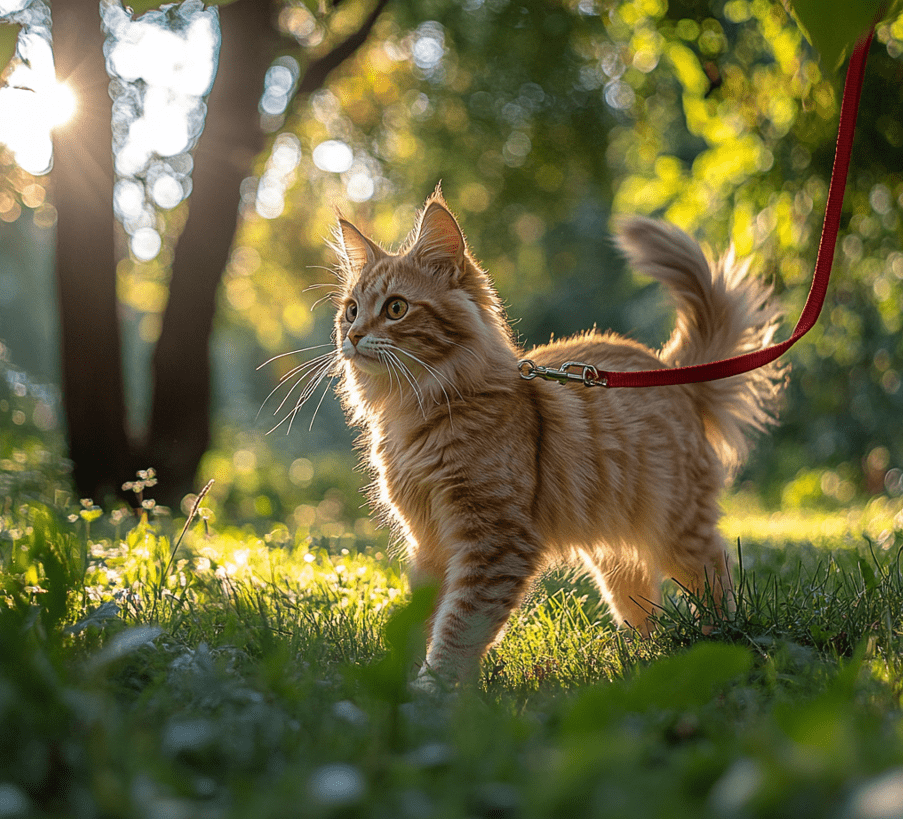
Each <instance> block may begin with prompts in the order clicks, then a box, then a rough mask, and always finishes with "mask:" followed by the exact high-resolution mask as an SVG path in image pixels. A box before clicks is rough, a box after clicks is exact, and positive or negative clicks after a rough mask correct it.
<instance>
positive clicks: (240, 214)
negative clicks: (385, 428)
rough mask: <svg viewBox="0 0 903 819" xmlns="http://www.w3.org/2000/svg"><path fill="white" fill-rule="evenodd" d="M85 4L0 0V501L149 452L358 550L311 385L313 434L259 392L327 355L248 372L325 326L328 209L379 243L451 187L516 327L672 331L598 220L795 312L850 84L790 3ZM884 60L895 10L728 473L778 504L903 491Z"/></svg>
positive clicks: (89, 477)
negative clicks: (773, 390)
mask: <svg viewBox="0 0 903 819" xmlns="http://www.w3.org/2000/svg"><path fill="white" fill-rule="evenodd" d="M58 10H59V11H58ZM99 10H100V13H98V3H97V0H69V1H68V2H66V3H65V4H64V3H62V2H57V3H56V4H54V6H53V7H51V6H49V5H48V4H46V3H45V2H43V0H31V1H30V2H29V0H2V2H0V15H2V18H3V19H4V20H6V21H8V22H11V23H15V24H18V25H19V26H21V30H20V32H19V35H18V44H17V52H16V59H14V61H13V63H12V64H11V65H10V66H9V67H8V68H7V71H6V73H5V75H4V79H5V85H4V87H3V88H0V143H2V145H0V342H2V347H0V349H2V356H0V476H2V484H0V503H3V496H4V494H5V495H7V496H9V495H11V494H12V488H13V487H14V486H15V487H16V488H17V489H18V490H20V491H21V490H22V489H23V487H24V488H25V490H28V491H33V492H34V493H39V492H40V491H42V490H41V488H40V484H41V480H42V479H41V477H40V474H42V473H46V472H47V470H48V469H55V470H57V471H58V472H59V473H61V474H65V475H70V476H71V485H72V490H71V491H72V493H73V495H72V498H71V499H70V500H72V499H75V502H77V499H78V498H92V499H93V500H94V501H96V502H97V503H102V502H107V501H109V500H111V498H112V497H113V496H115V495H117V494H119V495H121V494H122V491H121V485H122V483H123V482H125V481H128V480H130V479H133V478H134V476H135V473H136V471H137V470H139V469H145V468H147V467H153V468H155V469H156V471H157V478H158V483H157V486H155V487H153V488H152V489H149V490H148V492H149V493H151V492H152V493H156V494H155V497H156V498H158V501H159V503H161V504H166V505H169V506H171V507H174V508H178V505H179V503H180V501H181V499H182V498H183V496H185V495H186V494H188V493H191V492H192V491H197V490H198V489H199V487H201V486H203V485H204V483H205V482H206V481H207V480H209V479H210V478H214V479H215V481H216V482H215V484H214V486H213V488H212V490H211V492H210V494H209V496H208V498H207V499H206V500H205V503H207V504H208V505H209V506H210V507H211V509H212V510H213V513H214V514H218V515H222V516H224V517H228V518H229V519H232V520H238V521H241V522H244V523H248V524H251V525H260V526H269V525H271V523H272V521H273V519H277V520H279V521H282V522H283V523H285V524H286V527H287V528H288V529H289V530H292V531H294V530H298V531H313V530H314V529H316V531H318V532H320V533H322V534H325V535H329V534H330V533H331V532H332V533H335V534H340V533H347V532H349V531H350V532H354V533H355V534H356V535H357V536H360V537H362V538H366V537H370V536H371V535H372V533H373V524H372V523H371V522H370V521H369V519H368V510H367V508H366V506H365V505H364V498H363V497H362V496H361V495H360V494H359V492H358V490H359V489H360V487H361V486H363V485H364V484H365V483H366V476H365V475H362V474H360V472H359V471H355V470H354V469H353V467H354V464H355V463H356V456H355V454H354V452H353V438H354V436H353V433H352V432H350V431H349V430H348V429H347V428H346V426H345V423H344V420H343V418H342V414H341V410H340V408H339V407H338V405H337V402H336V401H335V399H334V398H333V396H332V394H331V393H327V394H325V397H324V398H323V401H322V406H321V408H320V410H319V413H318V415H317V418H316V423H315V424H314V425H313V427H312V429H308V425H309V424H310V420H311V416H312V415H313V410H314V407H315V406H316V404H317V402H318V401H319V400H320V399H319V393H317V395H316V396H315V399H314V400H313V401H311V402H310V404H309V405H308V407H307V408H305V410H304V411H303V412H302V413H300V414H299V416H298V417H297V418H296V419H295V421H294V423H293V424H292V426H291V429H290V430H289V431H288V432H287V430H286V427H287V426H288V425H287V424H284V425H283V426H281V427H279V429H277V430H276V431H275V432H273V433H272V434H269V435H267V432H268V430H270V429H271V428H272V427H273V426H274V425H276V424H277V423H278V422H279V421H280V420H282V418H283V417H284V416H285V415H286V411H287V409H288V408H289V407H290V406H291V401H292V400H293V399H292V398H289V402H290V403H289V404H287V405H285V406H283V407H282V409H281V410H279V409H278V407H279V404H280V402H281V401H282V399H283V397H284V396H285V387H283V388H281V390H280V391H277V392H276V393H275V394H274V396H273V397H271V398H270V399H269V400H268V401H266V403H265V399H266V398H267V396H268V394H269V393H270V392H271V391H272V390H273V389H274V387H276V385H277V383H278V381H279V379H280V377H281V376H283V375H284V374H285V373H287V372H288V371H289V370H291V368H293V367H295V366H297V365H298V364H299V363H301V362H303V361H304V360H306V358H310V357H312V356H313V355H315V354H316V352H317V351H316V350H314V351H312V352H307V353H299V354H298V355H294V356H285V357H282V358H278V359H276V360H274V361H272V362H270V363H269V364H267V365H266V366H263V367H259V365H261V364H262V363H263V362H265V361H267V360H268V359H270V358H271V357H273V356H276V355H278V354H281V353H286V352H289V351H292V350H299V349H302V348H307V347H310V346H312V345H317V344H325V343H328V342H329V340H330V332H331V320H332V316H331V313H330V305H329V303H328V302H325V303H321V304H319V306H317V302H318V301H319V300H320V299H321V297H322V296H323V294H324V293H325V292H327V291H325V290H322V289H317V288H314V289H310V288H311V286H312V285H316V284H323V283H329V282H331V281H332V280H333V277H332V273H331V266H332V265H333V262H334V259H333V257H332V255H331V252H330V251H329V249H328V248H327V246H326V242H327V240H328V239H329V238H330V235H331V230H332V225H333V223H334V221H335V208H340V209H341V210H342V212H343V213H344V214H346V215H347V216H349V217H350V218H352V219H353V220H354V221H355V222H356V224H358V225H359V226H360V227H361V228H362V229H364V230H365V231H367V232H369V233H370V235H372V236H373V237H374V238H376V239H377V240H379V241H381V242H382V243H383V244H384V245H387V246H389V247H391V246H393V245H395V244H397V243H399V242H401V241H402V240H403V239H404V238H405V236H406V234H407V232H408V231H409V230H410V228H411V227H412V225H413V219H414V216H415V213H416V210H417V208H418V207H419V206H420V205H422V203H423V200H424V199H425V197H426V196H427V195H428V194H429V193H430V192H431V191H432V190H433V188H434V187H435V185H436V183H437V182H438V181H439V180H441V181H442V187H443V191H444V193H445V196H446V199H447V200H448V202H449V204H450V205H451V207H452V209H453V210H454V211H455V212H456V213H457V215H458V216H459V219H460V222H461V225H462V227H463V229H464V231H465V233H466V235H467V237H468V240H469V242H470V245H471V247H472V248H473V250H474V252H475V254H476V255H477V257H478V258H479V259H480V260H481V261H482V262H483V264H484V266H485V267H486V269H487V270H488V271H489V272H490V274H491V275H492V277H493V278H494V280H495V282H496V284H497V286H498V288H499V290H500V292H501V293H502V296H503V298H504V300H505V302H506V304H507V305H508V309H509V315H510V318H511V319H512V321H513V322H514V326H515V329H516V331H517V333H518V334H519V336H520V338H521V340H522V341H523V343H524V344H525V345H531V344H535V343H543V342H545V341H547V340H548V339H549V337H550V335H551V334H553V333H554V335H555V336H563V335H567V334H570V333H573V332H576V331H578V330H581V329H584V328H588V327H590V326H592V325H594V324H595V325H598V326H599V327H600V328H612V329H614V330H616V331H618V332H621V333H626V334H628V335H630V336H632V337H635V338H637V339H639V340H641V341H643V342H646V343H649V344H652V345H656V344H659V343H661V342H662V341H663V340H664V339H665V338H666V337H667V335H668V333H669V331H670V326H671V325H670V322H671V310H670V308H669V305H668V304H667V301H666V300H665V299H663V298H662V296H661V294H660V292H659V291H658V289H657V288H656V287H654V286H652V285H651V284H650V283H649V282H648V281H646V280H643V279H641V278H638V277H635V276H634V275H633V274H632V273H631V272H630V271H628V270H626V269H625V267H624V265H623V264H622V262H621V261H620V259H619V258H618V255H617V253H616V252H615V251H614V248H613V244H612V241H611V238H610V233H609V230H610V221H611V217H612V215H613V214H618V213H645V214H652V215H656V216H661V217H663V218H665V219H668V220H671V221H673V222H674V223H676V224H677V225H679V226H680V227H682V228H684V229H685V230H687V231H689V232H690V233H692V234H693V235H695V236H696V237H697V238H698V239H699V240H700V241H701V242H703V243H704V244H707V245H708V246H710V247H711V248H713V249H714V250H715V252H716V253H720V252H722V251H723V250H724V249H725V248H726V247H727V246H728V244H729V243H731V242H732V243H733V244H734V245H735V247H736V249H737V251H738V252H739V253H740V254H742V255H752V256H753V258H754V262H753V268H754V270H755V271H757V273H758V274H759V275H762V276H764V277H766V278H767V279H769V280H772V281H773V282H774V284H775V287H776V291H777V294H778V298H779V299H780V300H781V302H782V304H783V305H784V306H785V308H786V312H787V321H786V325H787V326H786V327H785V328H784V329H783V334H782V336H781V337H786V335H788V334H789V332H790V329H791V328H792V325H793V323H794V322H795V320H796V317H797V316H798V314H799V311H800V309H801V307H802V304H803V302H804V300H805V296H806V293H807V292H808V285H809V282H810V277H811V272H812V269H813V265H814V260H815V251H816V246H817V242H818V237H819V233H820V229H821V221H822V215H823V212H824V205H825V199H826V193H827V184H828V179H829V175H830V167H831V162H832V158H833V147H834V139H835V135H836V121H837V113H838V106H839V91H840V88H841V86H842V80H843V72H842V71H841V72H840V73H833V72H831V71H829V70H828V69H827V68H826V67H824V66H820V64H819V62H818V60H817V58H816V56H815V54H814V53H813V52H812V51H811V49H810V48H809V46H808V45H807V43H806V41H805V40H804V39H803V37H802V35H801V34H800V32H799V30H798V28H797V27H796V25H795V24H794V22H793V20H792V19H791V18H790V17H789V16H788V15H787V13H786V11H785V9H784V7H783V6H782V5H781V4H780V3H778V2H773V0H727V2H723V1H722V0H671V2H666V0H629V1H628V0H565V1H564V2H560V1H559V2H552V1H551V0H549V2H542V1H541V0H521V1H520V2H509V1H508V0H467V1H466V2H452V0H448V1H447V2H446V0H422V2H413V0H388V1H387V0H318V1H317V2H301V1H300V0H275V1H274V2H272V3H266V2H262V1H261V2H257V0H237V2H234V3H231V4H229V5H223V6H221V7H219V8H215V7H209V8H208V7H205V5H204V3H202V2H200V0H185V2H182V3H179V4H173V5H169V6H164V7H162V8H160V9H157V10H152V11H149V12H147V13H146V14H143V15H141V16H138V17H137V18H135V19H133V16H132V15H131V14H130V13H129V12H128V11H126V10H125V9H124V8H123V7H122V6H121V5H120V3H119V2H118V0H104V2H102V3H100V5H99ZM901 54H903V18H901V19H899V20H897V21H896V22H894V23H891V24H885V25H882V26H881V27H880V28H879V30H878V32H877V36H876V40H875V43H874V44H873V47H872V51H871V56H870V60H869V66H868V71H867V75H866V81H865V82H866V84H865V90H864V93H863V99H862V106H861V110H860V116H859V131H858V135H857V139H856V144H855V148H854V152H853V159H852V168H851V175H850V183H849V187H848V192H847V197H846V203H845V211H844V217H843V221H842V229H841V235H840V239H839V244H838V252H837V257H836V261H835V265H834V273H833V280H832V286H831V291H830V293H829V296H828V301H827V304H826V307H825V310H824V312H823V314H822V318H821V320H820V322H819V324H818V326H817V327H816V328H815V329H814V330H813V331H812V332H811V333H810V334H809V335H808V336H807V337H806V338H805V339H804V340H803V341H801V342H800V343H799V344H798V345H797V346H796V347H795V348H794V349H793V350H792V351H791V353H790V354H789V358H790V360H791V362H792V365H793V372H792V381H791V387H790V390H789V396H788V401H787V406H786V408H785V410H784V412H783V415H782V423H781V426H780V427H779V428H778V429H777V430H776V431H775V432H774V434H772V435H771V436H770V437H768V438H766V439H764V440H763V441H761V443H760V444H759V446H758V447H757V449H756V452H755V455H754V457H753V459H752V461H751V462H750V464H749V466H748V467H747V469H746V470H745V472H744V473H743V475H742V476H741V478H740V481H739V484H740V488H741V489H742V490H743V491H744V492H747V493H749V494H750V495H751V496H754V497H756V498H757V500H758V501H760V502H761V503H762V504H763V505H765V506H766V507H775V508H777V507H778V506H781V507H783V508H790V507H796V508H799V507H838V506H843V505H846V504H850V503H852V502H854V501H858V502H865V501H867V500H869V499H873V498H884V499H892V498H898V497H899V496H901V495H903V471H901V468H903V424H901V418H903V388H901V369H903V334H901V325H903V314H901V309H903V252H901V235H903V222H901V213H903V60H901ZM54 61H55V64H56V71H55V69H54ZM55 76H56V78H57V79H59V80H60V81H61V82H62V83H63V84H60V83H58V82H57V81H56V80H55V79H54V77H55ZM111 144H112V146H113V151H112V152H111V151H110V150H109V146H110V145H111ZM321 389H322V388H321ZM261 407H262V409H261ZM274 413H275V415H274ZM67 480H68V479H67ZM3 484H5V485H3ZM29 487H31V489H29Z"/></svg>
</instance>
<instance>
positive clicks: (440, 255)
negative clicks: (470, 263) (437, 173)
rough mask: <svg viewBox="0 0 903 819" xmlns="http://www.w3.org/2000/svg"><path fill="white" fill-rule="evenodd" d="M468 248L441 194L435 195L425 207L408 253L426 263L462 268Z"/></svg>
mask: <svg viewBox="0 0 903 819" xmlns="http://www.w3.org/2000/svg"><path fill="white" fill-rule="evenodd" d="M466 250H467V243H466V242H465V240H464V234H463V233H462V232H461V228H460V227H458V222H457V220H456V219H455V217H454V216H452V215H451V212H450V211H449V210H448V208H447V207H445V203H444V202H443V201H442V199H441V196H438V195H434V196H432V197H431V198H430V199H429V200H427V203H426V207H425V208H424V209H423V214H422V215H421V217H420V224H419V225H418V226H417V233H416V238H415V239H414V243H413V244H412V245H411V249H410V250H409V251H408V254H409V255H411V256H417V257H418V258H420V259H422V260H423V261H425V262H427V263H431V264H437V265H441V266H443V267H450V268H452V269H454V270H456V271H460V270H463V268H464V254H465V252H466Z"/></svg>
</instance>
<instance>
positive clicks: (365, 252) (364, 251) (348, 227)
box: [336, 219, 386, 273]
mask: <svg viewBox="0 0 903 819" xmlns="http://www.w3.org/2000/svg"><path fill="white" fill-rule="evenodd" d="M336 238H337V239H338V242H337V243H336V244H337V246H338V250H339V253H340V254H341V255H342V257H343V261H345V262H347V269H348V270H349V271H350V272H351V273H360V271H361V270H362V269H363V267H364V266H365V265H368V264H372V263H373V262H375V261H376V260H377V259H382V258H383V257H384V256H385V255H386V253H385V251H384V250H383V249H382V248H381V247H380V246H379V245H377V244H376V243H375V242H371V241H370V240H369V239H368V238H367V237H366V236H364V234H363V233H361V232H360V231H359V230H358V229H357V228H356V227H355V226H354V225H352V224H351V222H349V221H347V220H346V219H339V227H338V230H337V231H336Z"/></svg>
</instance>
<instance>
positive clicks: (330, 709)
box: [0, 475, 903, 819]
mask: <svg viewBox="0 0 903 819" xmlns="http://www.w3.org/2000/svg"><path fill="white" fill-rule="evenodd" d="M30 480H32V481H33V482H34V481H36V480H37V478H35V476H34V475H33V476H32V477H31V478H30ZM8 483H9V481H8ZM14 483H15V482H14V481H13V482H12V483H10V486H11V487H12V489H13V490H15V489H16V487H15V486H14V485H13V484H14ZM39 496H43V497H45V498H46V497H53V495H52V494H48V492H47V489H46V487H44V488H43V489H41V491H40V492H37V491H36V490H34V487H32V488H31V489H29V490H28V491H24V490H23V491H20V492H19V493H18V495H16V496H15V497H16V500H15V501H12V500H10V501H8V502H7V503H6V506H5V507H4V508H3V509H2V514H0V582H2V592H0V725H2V726H3V730H2V731H0V817H19V816H21V817H31V816H41V817H148V819H179V818H180V817H185V818H186V819H188V817H210V818H211V819H214V818H217V817H254V819H263V818H264V817H282V816H304V817H308V816H309V817H358V816H360V817H392V818H393V819H403V817H411V819H418V817H424V818H425V817H450V818H451V819H454V818H455V817H461V819H464V818H465V817H467V818H468V819H469V818H470V817H487V819H488V818H489V817H512V818H513V817H524V818H525V819H526V818H528V817H537V819H540V818H541V819H554V817H568V819H570V818H571V817H608V816H611V817H623V816H625V815H646V816H655V817H684V816H686V817H700V816H702V817H706V816H711V817H759V816H762V817H765V816H768V817H781V816H788V817H791V816H792V817H794V819H803V817H862V818H863V819H865V818H866V817H889V816H897V815H900V814H901V813H903V722H901V718H900V716H901V714H900V697H901V693H903V659H901V657H903V655H901V627H903V622H901V618H903V575H901V567H900V554H901V549H903V518H901V516H900V503H899V501H896V506H895V505H894V503H892V502H891V501H889V500H886V501H882V502H880V503H873V504H872V505H870V506H869V507H866V508H862V509H858V510H855V511H852V512H851V511H849V510H838V511H835V512H833V513H826V512H823V513H818V514H816V513H807V514H802V513H800V514H798V515H796V516H795V517H793V516H789V515H783V516H780V517H773V516H772V515H771V514H770V513H768V512H766V511H762V510H760V509H756V508H755V505H754V504H752V503H750V502H749V499H739V500H737V499H733V500H731V499H729V500H728V502H727V506H728V507H729V513H730V514H729V520H728V522H727V523H726V524H725V528H726V532H727V534H728V536H729V537H730V538H731V539H737V538H739V541H740V544H741V557H742V561H741V564H740V565H738V567H737V578H738V598H739V599H738V607H737V612H736V613H735V614H734V615H731V616H728V617H726V618H722V619H719V618H718V617H717V615H716V614H715V613H714V612H712V611H707V610H706V601H705V600H699V601H696V603H697V605H698V606H699V607H700V608H701V609H703V613H704V618H703V619H704V620H706V621H708V622H710V623H712V624H713V626H714V627H713V628H712V629H711V631H710V632H709V633H703V630H702V629H701V628H700V625H699V621H697V620H696V619H695V618H694V617H692V616H691V614H690V612H689V608H688V606H687V603H686V601H685V600H683V598H682V597H681V596H680V595H678V594H671V595H669V600H668V602H667V604H666V606H665V608H664V609H663V610H662V612H661V613H660V615H659V620H660V628H659V631H658V633H657V636H656V637H655V638H653V639H651V640H647V641H638V640H634V639H632V638H631V636H630V635H625V634H623V633H619V632H615V631H613V630H612V628H611V626H610V623H609V621H608V619H607V617H606V614H605V612H604V610H602V609H601V607H600V605H599V601H598V597H597V595H596V594H595V593H594V591H593V589H592V588H591V586H589V585H588V584H586V583H584V582H582V581H579V580H578V581H577V582H572V578H567V577H563V576H557V575H555V576H551V577H549V578H547V579H546V580H544V581H543V583H542V584H540V585H539V586H538V587H537V588H536V590H535V592H534V594H533V595H532V596H531V598H530V599H529V601H528V602H527V604H526V605H525V606H524V607H523V609H522V610H521V611H520V612H518V614H517V615H516V616H515V617H514V618H513V620H512V623H511V626H510V628H509V630H508V632H507V634H506V636H505V638H504V640H503V641H502V643H501V644H500V645H499V646H498V647H496V648H495V649H494V650H493V651H492V652H491V654H490V656H489V657H488V658H487V660H486V662H485V663H484V666H483V676H482V680H481V683H480V686H479V687H478V688H477V689H475V690H465V691H460V692H457V693H455V694H453V695H448V696H442V697H435V698H430V697H422V696H421V697H419V698H417V697H413V696H412V695H410V694H409V693H408V689H407V684H406V683H407V680H408V679H410V676H411V674H412V670H413V668H414V667H415V659H416V656H417V654H418V652H419V651H420V650H421V643H422V636H421V635H422V623H423V619H424V617H425V616H426V613H427V611H428V607H429V600H428V599H425V598H424V597H422V596H419V595H418V596H415V597H414V598H411V596H410V595H409V592H408V589H407V587H406V585H405V581H404V579H403V575H402V573H401V567H400V566H399V565H398V564H397V563H396V562H395V561H393V560H392V559H390V558H389V557H387V556H386V555H385V554H384V552H383V551H382V550H381V549H382V548H383V547H382V546H381V545H380V544H379V543H376V544H372V545H370V546H368V547H361V543H360V539H353V538H348V537H324V536H321V535H318V534H317V533H316V532H314V533H313V535H312V536H311V535H309V534H305V533H304V532H303V531H299V532H297V533H294V534H292V533H290V532H289V530H288V529H286V528H285V527H284V526H281V525H279V526H274V527H272V531H270V532H268V533H264V534H263V535H260V534H258V533H255V532H252V531H251V530H240V529H233V528H228V527H226V526H223V525H220V524H216V528H215V529H213V528H211V527H210V525H209V524H208V522H207V521H206V520H205V519H201V518H200V517H199V518H198V519H196V520H194V521H193V522H192V524H191V525H190V526H189V527H188V530H187V532H186V533H185V534H184V538H183V539H182V540H181V541H179V540H178V538H179V533H180V530H181V528H182V527H181V524H177V523H175V522H172V521H170V520H168V519H167V518H165V517H162V516H160V517H157V516H156V515H154V514H151V516H150V518H148V517H147V516H146V515H145V517H144V518H143V519H141V520H140V521H139V522H137V524H135V523H134V522H132V523H129V522H128V521H126V520H124V519H123V517H122V516H121V515H118V514H114V515H103V514H101V513H100V510H97V509H96V508H95V507H94V506H93V505H92V504H90V503H86V504H83V505H81V506H79V507H77V508H76V509H74V510H73V509H70V508H67V507H66V506H65V505H61V504H60V503H48V502H46V501H44V502H39V501H38V500H36V499H35V498H37V497H39ZM56 497H57V499H58V498H59V496H58V495H57V496H56ZM70 518H71V520H70ZM331 531H332V530H331ZM355 544H357V546H355ZM174 546H175V547H176V548H174ZM359 547H360V548H359ZM672 592H676V590H673V589H672Z"/></svg>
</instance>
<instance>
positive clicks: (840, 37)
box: [785, 0, 903, 70]
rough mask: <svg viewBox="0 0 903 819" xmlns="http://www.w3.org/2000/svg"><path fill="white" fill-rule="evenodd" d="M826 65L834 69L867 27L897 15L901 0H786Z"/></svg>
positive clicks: (842, 60)
mask: <svg viewBox="0 0 903 819" xmlns="http://www.w3.org/2000/svg"><path fill="white" fill-rule="evenodd" d="M785 3H786V5H787V6H788V8H789V11H790V13H791V14H792V15H793V17H794V18H795V19H796V21H797V23H798V24H799V27H800V28H801V29H802V30H803V33H804V34H805V35H806V39H807V40H809V42H810V43H812V45H813V46H814V47H815V49H816V50H817V51H818V53H819V54H820V55H821V63H822V65H823V66H824V67H825V68H828V69H830V70H837V69H838V68H839V67H840V66H841V65H842V64H843V62H844V60H845V59H846V57H847V55H848V54H849V53H850V52H851V51H852V50H853V48H854V47H855V46H856V43H857V42H859V40H860V39H862V37H864V36H865V35H866V34H867V33H868V31H869V29H870V28H871V27H872V26H873V25H875V24H877V23H879V22H881V21H882V20H886V19H889V18H890V17H895V16H896V15H897V14H899V12H900V10H901V8H903V3H901V2H900V0H893V2H890V3H889V2H887V0H855V2H850V0H785Z"/></svg>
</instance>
